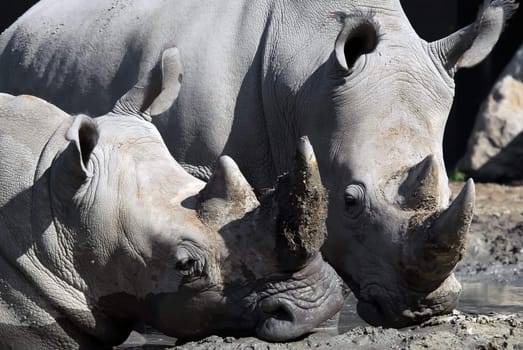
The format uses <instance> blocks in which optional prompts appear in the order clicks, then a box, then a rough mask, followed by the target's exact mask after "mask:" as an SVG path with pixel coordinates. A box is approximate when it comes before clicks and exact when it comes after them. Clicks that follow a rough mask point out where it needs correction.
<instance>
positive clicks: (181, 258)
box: [175, 247, 205, 277]
mask: <svg viewBox="0 0 523 350" xmlns="http://www.w3.org/2000/svg"><path fill="white" fill-rule="evenodd" d="M188 248H189V249H188ZM191 248H192V247H180V248H179V249H178V251H177V252H176V255H175V258H176V263H175V268H176V270H177V271H178V272H179V273H180V274H181V275H183V276H185V277H198V276H201V275H202V273H203V270H204V265H205V264H204V262H203V259H201V258H200V257H199V256H198V255H199V254H198V252H197V251H196V249H191Z"/></svg>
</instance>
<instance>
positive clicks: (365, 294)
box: [357, 274, 461, 328]
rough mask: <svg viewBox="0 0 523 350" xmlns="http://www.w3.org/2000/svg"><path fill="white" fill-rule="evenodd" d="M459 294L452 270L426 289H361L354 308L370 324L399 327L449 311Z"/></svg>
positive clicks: (373, 287)
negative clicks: (436, 286) (428, 290)
mask: <svg viewBox="0 0 523 350" xmlns="http://www.w3.org/2000/svg"><path fill="white" fill-rule="evenodd" d="M460 294H461V284H460V283H459V282H458V281H457V280H456V278H455V277H454V275H453V274H451V275H450V276H449V277H448V278H447V279H446V280H445V281H444V282H443V283H442V284H441V285H440V286H439V287H438V288H437V289H435V290H434V291H432V292H429V293H422V292H417V291H414V290H409V289H404V288H398V289H384V288H381V287H380V286H377V285H375V286H372V287H370V288H365V290H363V291H362V295H361V296H360V298H359V300H358V305H357V311H358V314H359V315H360V317H361V318H363V319H364V320H365V321H366V322H367V323H369V324H371V325H373V326H382V327H390V328H402V327H407V326H411V325H414V324H420V323H422V322H424V321H426V320H428V319H429V318H431V317H433V316H437V315H442V314H447V313H449V312H451V311H452V310H453V309H454V308H456V307H457V305H458V301H459V296H460Z"/></svg>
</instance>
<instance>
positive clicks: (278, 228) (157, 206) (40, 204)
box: [0, 49, 343, 349]
mask: <svg viewBox="0 0 523 350" xmlns="http://www.w3.org/2000/svg"><path fill="white" fill-rule="evenodd" d="M163 57H164V58H163V64H162V69H163V72H162V73H163V74H162V75H163V81H162V82H161V84H158V85H161V87H162V88H161V92H160V94H159V95H158V96H157V97H156V98H155V99H153V101H152V103H150V104H147V105H143V104H141V105H136V106H134V107H133V105H132V104H131V103H130V102H129V97H130V96H132V97H133V98H139V99H141V100H143V101H149V100H147V99H146V98H145V93H146V92H147V90H146V89H145V88H143V87H141V86H137V87H135V88H134V89H132V90H131V91H130V92H129V93H128V94H127V95H126V96H124V97H123V98H122V99H121V100H120V101H119V102H118V103H117V108H115V111H114V112H111V113H109V114H108V115H106V116H102V117H100V118H96V119H91V118H89V117H87V116H85V115H78V116H70V115H69V114H67V113H65V112H63V111H62V110H60V109H58V108H57V107H55V106H53V105H51V104H49V103H47V102H45V101H43V100H41V99H39V98H36V97H32V96H27V95H22V96H18V97H14V96H12V95H8V94H0V241H1V244H0V348H2V349H7V348H14V349H76V348H81V349H102V348H103V349H105V348H111V346H112V345H116V344H119V343H121V342H123V341H124V340H125V338H126V337H127V336H128V334H129V333H130V331H131V329H132V327H133V325H134V324H135V323H136V322H139V321H144V322H146V323H149V324H151V325H152V326H154V327H156V328H157V329H159V330H161V331H163V332H165V333H166V334H169V335H172V336H175V337H180V338H189V339H190V338H197V337H203V336H207V335H210V334H221V335H256V336H258V337H260V338H263V339H267V340H273V341H283V340H287V339H292V338H295V337H299V336H301V335H303V334H305V333H307V332H309V331H311V330H312V329H313V328H314V327H317V326H318V325H319V324H320V323H321V322H323V321H324V320H326V319H328V318H329V317H332V316H333V315H334V314H335V313H336V312H338V310H339V309H340V308H341V306H342V304H343V296H342V291H341V284H342V282H341V279H340V278H339V277H338V276H337V275H336V273H335V272H334V270H333V269H332V267H330V266H329V265H328V264H327V263H325V262H324V261H323V259H322V257H321V254H320V247H321V245H322V244H323V241H324V239H325V232H326V228H325V215H326V210H327V205H326V197H325V193H324V190H323V187H322V185H321V181H320V178H319V173H318V167H317V163H316V160H315V158H314V154H313V152H312V148H311V146H310V144H309V143H308V141H307V140H302V141H300V147H299V148H298V158H297V163H296V164H297V168H296V172H294V173H293V174H289V175H286V176H284V177H282V178H281V180H280V181H279V184H278V186H277V188H276V190H275V191H273V192H272V193H271V194H269V195H267V196H266V197H265V198H264V199H263V202H262V204H260V203H259V202H258V200H257V199H256V197H255V195H254V192H253V191H252V189H251V187H250V186H249V184H248V183H247V182H246V180H245V178H244V177H243V176H242V175H241V173H240V171H239V169H238V167H237V165H236V164H235V163H234V162H233V160H232V159H231V158H229V157H222V158H221V159H220V160H219V162H218V165H217V167H216V173H215V174H214V175H213V177H212V178H211V181H209V183H208V184H205V183H204V182H203V181H201V180H198V179H196V178H194V177H193V176H191V175H189V174H188V173H187V172H186V171H185V170H184V169H183V168H182V167H181V166H180V165H179V164H178V163H177V162H176V161H175V160H174V159H173V158H172V156H171V155H170V153H169V151H168V149H167V147H166V146H165V144H164V143H163V140H162V139H161V137H160V134H159V133H158V131H157V130H156V128H155V127H154V126H153V125H152V124H151V123H150V122H148V121H144V120H143V119H142V118H145V119H150V118H151V115H154V114H153V113H152V111H154V110H156V111H162V110H163V109H165V107H166V105H168V106H170V103H169V100H171V103H172V101H173V98H175V97H176V95H177V94H178V91H179V78H180V73H179V72H180V70H179V68H180V63H179V54H178V52H177V51H176V49H170V50H166V52H165V53H164V55H163ZM139 96H141V97H139ZM148 96H149V97H150V96H151V95H150V94H148ZM122 106H126V107H127V112H128V115H127V114H122V113H121V112H118V108H122ZM135 107H140V110H141V111H142V112H139V110H138V109H137V108H135ZM133 109H134V113H131V111H132V110H133ZM131 114H132V115H131ZM133 115H134V116H133ZM141 117H142V118H141ZM304 211H316V212H318V213H319V219H318V220H316V221H312V220H310V219H308V217H304V216H303V214H302V212H304ZM296 223H297V224H296Z"/></svg>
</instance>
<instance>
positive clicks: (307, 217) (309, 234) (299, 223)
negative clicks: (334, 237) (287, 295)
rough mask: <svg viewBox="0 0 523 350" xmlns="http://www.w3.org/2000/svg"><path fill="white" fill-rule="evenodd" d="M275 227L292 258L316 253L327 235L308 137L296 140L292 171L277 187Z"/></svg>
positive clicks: (322, 195) (302, 258)
mask: <svg viewBox="0 0 523 350" xmlns="http://www.w3.org/2000/svg"><path fill="white" fill-rule="evenodd" d="M276 203H277V206H278V216H277V231H278V232H279V233H280V234H281V235H282V238H283V239H282V241H283V242H284V244H285V245H286V248H287V249H285V251H287V252H289V253H290V255H289V258H291V257H294V259H291V260H294V262H296V259H297V261H306V260H307V259H308V258H310V257H311V256H313V255H314V254H315V253H317V252H318V251H319V250H320V248H321V246H322V245H323V242H324V241H325V237H326V232H327V231H326V227H325V219H326V217H327V198H326V193H325V189H324V188H323V185H322V183H321V179H320V173H319V170H318V163H317V161H316V157H315V155H314V151H313V149H312V146H311V144H310V143H309V139H308V138H307V137H302V138H301V139H300V141H299V144H298V147H297V152H296V159H295V164H294V169H293V172H292V173H290V174H286V175H284V176H281V177H280V178H279V179H278V184H277V187H276Z"/></svg>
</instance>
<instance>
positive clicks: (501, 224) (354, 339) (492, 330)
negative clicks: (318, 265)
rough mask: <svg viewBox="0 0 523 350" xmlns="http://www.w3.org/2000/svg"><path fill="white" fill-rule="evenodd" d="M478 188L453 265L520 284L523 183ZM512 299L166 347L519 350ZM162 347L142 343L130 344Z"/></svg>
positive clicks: (522, 328) (521, 317)
mask: <svg viewBox="0 0 523 350" xmlns="http://www.w3.org/2000/svg"><path fill="white" fill-rule="evenodd" d="M461 186H462V183H452V184H451V189H452V191H453V193H455V194H457V193H458V192H459V189H460V188H461ZM476 194H477V198H476V211H475V216H474V219H473V222H472V226H471V230H470V233H469V239H468V248H467V252H466V255H465V256H464V258H463V260H462V261H461V263H460V264H459V266H458V267H457V269H456V273H457V275H458V278H459V279H460V280H461V281H462V282H464V283H469V284H474V283H480V284H481V285H484V283H494V284H496V285H503V284H511V283H516V285H518V286H521V288H523V186H501V185H494V184H477V185H476ZM518 288H519V287H518ZM522 290H523V289H522ZM480 293H481V292H480ZM520 295H521V296H523V293H520V294H516V299H519V296H520ZM513 299H514V297H513ZM514 303H516V304H517V305H520V306H521V307H518V308H517V309H513V307H512V308H511V307H508V308H507V309H500V308H494V309H493V310H495V311H497V312H489V311H488V307H487V308H480V310H481V313H479V314H478V313H475V312H468V313H464V312H460V311H454V313H453V314H452V315H446V316H440V317H436V318H433V319H431V320H429V321H428V322H425V323H424V324H422V325H419V326H416V327H410V328H407V329H403V330H396V329H383V328H380V327H371V326H365V325H359V326H356V327H355V328H352V329H350V330H348V331H346V332H345V333H343V334H339V335H333V334H332V333H331V334H327V333H315V334H312V335H309V336H308V337H306V338H304V339H301V340H299V341H295V342H290V343H284V344H277V343H276V344H275V343H267V342H263V341H260V340H258V339H256V338H240V339H236V338H232V337H229V338H220V337H216V336H213V337H209V338H206V339H203V340H201V341H198V342H191V343H186V344H183V345H178V346H176V347H174V348H172V347H171V348H170V349H180V350H193V349H194V350H196V349H267V350H279V349H353V348H357V349H427V348H429V349H453V350H454V349H514V350H517V349H520V350H523V312H522V310H523V300H516V301H514V300H512V304H509V305H513V304H514ZM480 306H481V305H480ZM500 310H502V311H501V312H500ZM342 317H343V315H342ZM165 348H166V347H165V346H146V347H144V346H141V347H134V348H133V349H142V350H143V349H165Z"/></svg>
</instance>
